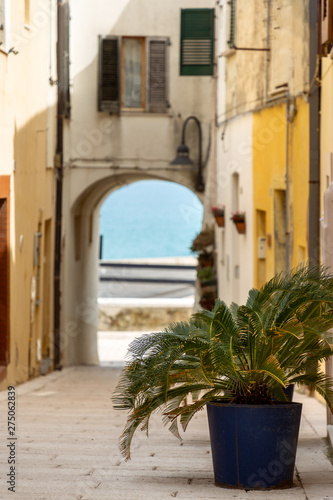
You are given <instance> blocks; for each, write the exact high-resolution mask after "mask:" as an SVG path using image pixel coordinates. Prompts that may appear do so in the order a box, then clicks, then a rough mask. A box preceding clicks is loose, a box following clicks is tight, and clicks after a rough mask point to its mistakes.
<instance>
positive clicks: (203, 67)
mask: <svg viewBox="0 0 333 500" xmlns="http://www.w3.org/2000/svg"><path fill="white" fill-rule="evenodd" d="M213 73H214V9H182V10H181V35H180V74H181V75H192V76H205V75H213Z"/></svg>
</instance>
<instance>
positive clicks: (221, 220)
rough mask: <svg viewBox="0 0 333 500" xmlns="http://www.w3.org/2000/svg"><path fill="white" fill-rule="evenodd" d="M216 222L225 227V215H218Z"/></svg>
mask: <svg viewBox="0 0 333 500" xmlns="http://www.w3.org/2000/svg"><path fill="white" fill-rule="evenodd" d="M215 220H216V223H217V225H218V226H219V227H224V216H222V215H217V216H216V217H215Z"/></svg>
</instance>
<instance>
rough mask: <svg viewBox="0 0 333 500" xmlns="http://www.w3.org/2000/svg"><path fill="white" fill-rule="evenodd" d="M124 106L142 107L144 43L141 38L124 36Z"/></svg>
mask: <svg viewBox="0 0 333 500" xmlns="http://www.w3.org/2000/svg"><path fill="white" fill-rule="evenodd" d="M123 41H124V46H123V49H124V52H123V57H124V59H123V63H124V66H123V67H124V85H123V106H124V107H125V108H141V107H142V95H141V94H142V43H143V40H142V39H140V38H124V40H123Z"/></svg>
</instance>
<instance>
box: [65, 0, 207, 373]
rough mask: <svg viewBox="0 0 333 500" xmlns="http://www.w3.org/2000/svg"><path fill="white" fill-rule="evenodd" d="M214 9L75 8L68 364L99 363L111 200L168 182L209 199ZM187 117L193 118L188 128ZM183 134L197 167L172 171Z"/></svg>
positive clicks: (181, 3) (125, 4) (174, 5)
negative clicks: (104, 224)
mask: <svg viewBox="0 0 333 500" xmlns="http://www.w3.org/2000/svg"><path fill="white" fill-rule="evenodd" d="M214 6H215V2H214V1H212V0H191V1H189V0H173V1H172V2H171V1H170V2H163V1H162V0H155V1H154V2H151V0H120V1H118V2H110V1H108V0H97V1H96V2H94V4H93V6H92V4H91V3H90V2H88V0H83V1H80V2H78V1H72V2H70V4H69V7H70V15H69V16H68V18H69V19H70V21H69V35H67V37H68V41H69V60H70V61H71V64H70V65H69V73H70V77H69V79H68V83H69V87H68V89H64V90H65V95H66V98H67V100H68V102H67V113H66V114H67V118H66V120H65V125H64V150H63V172H64V176H63V227H62V247H61V248H62V294H61V310H62V314H61V318H62V320H61V321H62V323H61V351H62V362H63V363H64V364H73V363H74V364H75V363H89V364H91V363H97V362H98V356H97V342H96V330H97V285H98V252H99V223H98V222H99V221H98V216H99V209H100V207H101V204H102V202H103V201H104V199H105V198H106V197H107V196H108V195H109V194H110V193H111V192H112V191H114V190H116V189H117V188H119V187H121V186H124V185H126V184H129V183H131V182H135V181H137V180H143V179H161V180H170V181H173V182H177V183H180V184H182V185H184V186H187V187H188V188H190V189H192V190H193V191H196V192H197V194H198V197H199V198H200V199H201V201H203V200H204V197H205V193H204V191H203V186H199V185H198V184H202V182H204V183H205V184H206V192H207V189H208V188H207V185H208V184H209V178H208V177H209V176H208V172H209V171H210V170H211V169H212V165H213V158H214V155H213V150H214V116H215V76H214V75H215V65H214V40H215V11H214ZM92 10H93V12H92ZM190 116H194V117H195V119H191V120H189V121H188V122H187V124H186V126H185V129H184V127H183V125H184V122H185V121H186V119H187V118H188V117H190ZM198 122H199V124H200V126H201V132H202V139H201V146H202V169H201V170H202V182H201V179H200V175H199V167H198V155H199V126H198ZM183 129H184V130H183ZM183 131H184V132H185V142H186V145H187V146H188V147H189V149H190V156H191V158H192V160H193V161H194V163H195V164H194V166H193V165H192V166H191V165H185V166H179V165H171V164H170V163H171V161H172V160H173V159H174V157H175V156H176V152H177V147H178V146H179V145H180V144H181V140H182V132H183ZM170 203H172V200H170Z"/></svg>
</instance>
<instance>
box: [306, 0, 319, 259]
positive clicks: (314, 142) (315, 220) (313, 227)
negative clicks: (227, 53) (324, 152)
mask: <svg viewBox="0 0 333 500" xmlns="http://www.w3.org/2000/svg"><path fill="white" fill-rule="evenodd" d="M318 9H320V1H318V2H314V1H313V0H309V40H310V43H309V62H310V74H309V81H310V82H311V81H312V80H313V77H314V75H315V72H316V68H317V44H318V32H317V23H318V22H319V20H320V16H318ZM319 112H320V90H319V87H318V86H317V85H316V84H315V85H313V86H312V89H310V94H309V115H310V116H309V121H310V128H309V236H308V239H309V241H308V251H309V262H310V263H312V264H319V263H320V252H319V248H320V243H319V241H320V240H319V238H320V234H319V217H320V192H319V191H320V183H319V181H320V156H319V137H320V136H319V133H320V130H319V127H320V122H319V116H320V114H319Z"/></svg>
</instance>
